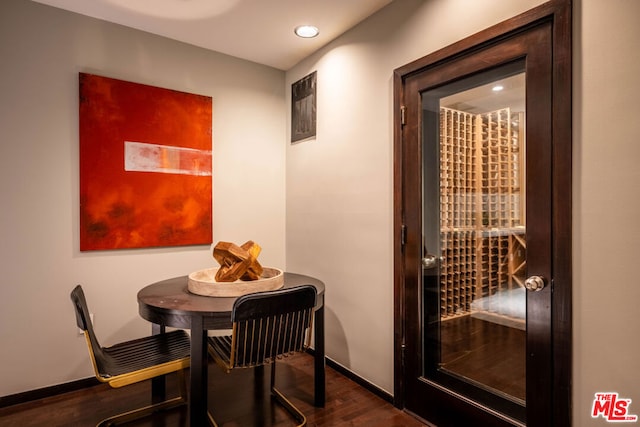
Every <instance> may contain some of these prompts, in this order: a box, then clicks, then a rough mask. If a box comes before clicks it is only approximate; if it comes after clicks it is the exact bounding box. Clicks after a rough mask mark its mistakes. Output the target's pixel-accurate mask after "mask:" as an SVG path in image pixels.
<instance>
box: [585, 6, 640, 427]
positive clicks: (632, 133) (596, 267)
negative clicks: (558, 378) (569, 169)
mask: <svg viewBox="0 0 640 427" xmlns="http://www.w3.org/2000/svg"><path fill="white" fill-rule="evenodd" d="M574 14H575V16H574V21H575V28H574V58H575V64H574V65H575V67H574V69H575V72H574V85H573V87H574V98H573V111H574V150H573V151H574V157H573V161H574V172H573V177H574V190H573V195H574V215H573V225H574V232H573V235H574V255H573V259H574V288H573V289H574V292H573V301H574V303H573V310H574V321H573V335H574V345H573V348H574V375H573V378H574V394H573V395H574V402H573V403H574V407H575V409H574V414H575V423H574V425H575V426H603V425H606V422H605V421H604V420H603V419H602V418H599V419H597V420H593V419H592V418H591V415H590V410H591V404H592V402H593V399H594V393H596V392H607V391H615V392H618V393H619V394H620V397H622V398H627V399H632V400H633V402H632V404H631V407H630V409H631V412H632V413H633V414H635V415H638V416H639V417H640V311H639V309H638V304H639V303H640V279H639V278H638V277H639V275H638V265H639V263H638V254H640V251H639V250H638V242H640V221H639V218H640V166H639V162H640V120H638V117H639V116H640V107H639V104H638V100H639V99H640V83H639V82H638V78H639V76H640V55H639V54H638V45H639V43H640V26H638V17H640V2H638V1H637V0H614V1H612V2H602V1H599V0H581V1H578V2H577V3H576V5H575V8H574ZM629 425H636V424H629Z"/></svg>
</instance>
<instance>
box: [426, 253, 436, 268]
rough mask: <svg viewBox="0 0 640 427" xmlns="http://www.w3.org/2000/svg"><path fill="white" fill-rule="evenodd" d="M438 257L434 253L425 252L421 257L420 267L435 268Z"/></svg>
mask: <svg viewBox="0 0 640 427" xmlns="http://www.w3.org/2000/svg"><path fill="white" fill-rule="evenodd" d="M438 263H439V259H438V257H437V256H435V255H430V254H427V255H425V256H424V258H422V268H427V269H429V268H436V267H437V266H438Z"/></svg>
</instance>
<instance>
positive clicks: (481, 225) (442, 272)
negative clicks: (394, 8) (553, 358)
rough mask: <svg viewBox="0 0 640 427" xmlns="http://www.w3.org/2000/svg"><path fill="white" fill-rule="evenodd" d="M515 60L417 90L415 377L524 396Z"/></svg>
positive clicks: (520, 140)
mask: <svg viewBox="0 0 640 427" xmlns="http://www.w3.org/2000/svg"><path fill="white" fill-rule="evenodd" d="M524 68H525V64H524V61H517V62H514V63H511V64H507V65H504V66H502V67H500V68H498V69H494V70H491V71H488V72H483V73H479V74H477V75H474V76H473V77H468V78H465V79H464V80H461V81H456V82H454V83H450V84H448V85H446V86H442V87H439V88H437V89H432V90H429V91H426V92H424V93H422V109H423V114H422V120H423V123H422V170H423V171H422V172H423V179H422V182H423V188H422V191H423V194H422V200H423V210H422V212H423V227H422V228H423V245H424V248H423V256H424V258H423V260H422V265H423V284H422V286H423V314H422V316H423V325H424V328H423V331H424V332H423V333H424V337H423V352H424V353H423V354H424V355H425V357H424V377H425V378H427V379H429V380H432V381H435V382H437V383H440V384H443V385H444V386H446V387H447V388H451V389H453V390H457V391H459V392H461V393H464V394H465V395H467V396H470V397H472V398H473V399H475V400H478V401H480V402H482V403H486V404H491V405H492V406H493V407H497V408H499V409H500V410H503V411H504V412H505V413H507V414H510V415H511V416H514V417H516V418H520V419H522V418H523V417H524V408H525V400H526V382H525V377H526V366H525V365H526V339H527V337H526V298H527V297H526V290H525V288H524V280H525V277H526V269H527V268H526V265H527V263H526V239H525V236H526V216H525V211H526V209H525V207H526V200H525V194H526V191H525V165H526V162H525V158H524V156H525V152H526V150H525V145H526V141H525V120H526V111H525V72H524Z"/></svg>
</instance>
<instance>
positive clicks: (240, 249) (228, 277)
mask: <svg viewBox="0 0 640 427" xmlns="http://www.w3.org/2000/svg"><path fill="white" fill-rule="evenodd" d="M261 250H262V248H261V247H260V245H258V244H257V243H255V242H253V241H251V240H249V241H248V242H246V243H245V244H243V245H242V246H238V245H236V244H234V243H230V242H218V243H217V244H216V246H215V247H214V248H213V258H214V259H215V260H216V261H218V263H219V264H220V268H219V269H218V272H217V273H216V282H235V281H236V280H238V279H240V280H258V279H259V278H260V276H261V275H262V266H261V265H260V263H259V262H258V255H259V254H260V251H261Z"/></svg>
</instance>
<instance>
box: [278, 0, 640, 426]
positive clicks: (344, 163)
mask: <svg viewBox="0 0 640 427" xmlns="http://www.w3.org/2000/svg"><path fill="white" fill-rule="evenodd" d="M540 3H542V1H537V0H531V1H518V2H514V1H511V0H491V1H483V2H477V1H470V0H433V1H421V0H402V1H396V2H394V3H392V4H391V5H389V6H388V7H387V8H385V9H384V10H383V11H381V12H380V13H378V14H376V15H374V16H372V17H371V18H370V19H369V20H367V21H366V22H364V23H363V24H361V25H359V26H358V27H356V28H354V29H353V30H351V31H349V32H347V33H346V34H344V35H343V36H341V37H339V38H338V39H337V40H335V41H334V42H332V43H331V44H330V45H328V46H327V47H325V48H324V49H322V50H321V51H320V52H318V53H316V54H314V55H312V56H311V57H309V58H307V59H306V60H305V61H303V62H301V63H300V64H298V65H297V66H296V67H294V68H293V69H291V70H289V72H287V78H286V83H287V85H288V86H289V85H290V84H291V83H293V82H294V81H296V80H298V79H300V78H301V77H303V76H304V75H306V74H308V73H309V72H312V71H314V70H317V71H318V131H317V137H316V138H315V139H312V140H308V141H305V142H302V143H299V144H295V145H290V146H289V147H288V148H287V267H288V268H289V269H291V270H301V271H303V272H306V273H309V274H312V275H316V276H318V277H320V278H322V279H323V280H324V281H325V282H326V285H327V294H326V301H327V305H326V309H327V325H326V327H327V343H326V346H327V354H328V356H329V357H331V358H332V359H334V360H335V361H336V362H338V363H340V364H342V365H344V366H346V367H347V368H349V369H351V370H352V371H354V372H356V373H357V374H358V375H360V376H362V377H364V378H366V379H368V380H370V381H371V382H372V383H374V384H375V385H377V386H379V387H381V388H383V389H384V390H387V391H389V392H392V391H393V302H392V301H393V280H392V269H393V265H392V255H393V254H392V236H393V230H392V214H393V213H392V206H393V200H392V186H393V181H392V165H393V163H392V162H393V155H392V144H393V135H392V120H393V112H392V105H393V102H392V89H393V82H392V72H393V69H395V68H397V67H399V66H402V65H404V64H406V63H408V62H410V61H413V60H415V59H417V58H420V57H422V56H425V55H427V54H429V53H431V52H433V51H435V50H437V49H439V48H442V47H444V46H447V45H449V44H451V43H453V42H455V41H458V40H459V39H461V38H464V37H466V36H468V35H471V34H473V33H475V32H478V31H480V30H482V29H484V28H486V27H488V26H490V25H493V24H495V23H498V22H500V21H502V20H504V19H507V18H509V17H511V16H514V15H516V14H518V13H520V12H522V11H525V10H527V9H529V8H531V7H534V6H536V5H537V4H540ZM574 14H575V16H574V21H575V28H574V62H575V70H574V91H575V94H574V159H573V161H574V174H573V177H574V178H573V179H574V184H573V185H574V191H573V197H574V201H573V206H574V209H573V210H574V219H573V221H574V230H573V236H574V296H573V300H574V303H573V310H574V315H575V318H574V325H573V328H574V329H573V349H574V375H573V382H574V386H573V397H574V399H573V414H574V421H575V422H574V425H575V426H586V425H604V424H605V421H604V420H602V419H601V418H600V419H597V420H592V419H591V417H590V410H591V404H592V401H593V397H594V393H596V392H599V391H617V392H619V393H620V395H621V397H624V398H630V399H634V403H633V404H632V406H631V409H632V413H635V414H640V386H639V385H638V384H640V362H639V360H640V359H639V358H638V354H639V353H640V340H639V339H638V338H637V337H638V336H640V318H639V317H638V315H637V313H638V310H637V306H638V301H640V286H639V284H638V279H637V276H638V274H637V270H636V268H637V267H636V266H637V264H638V262H637V260H636V258H637V254H638V250H637V248H636V247H637V242H638V241H640V222H639V221H638V220H637V218H638V217H640V197H639V191H638V188H639V187H640V168H638V165H637V163H638V160H639V159H640V144H639V143H638V135H640V121H639V120H638V119H637V116H638V112H639V111H638V110H639V108H638V103H637V100H638V99H640V89H639V88H640V85H639V84H638V81H637V78H638V76H640V56H639V55H638V52H637V45H638V41H639V40H640V29H639V28H640V27H638V25H637V17H638V16H640V2H638V1H637V0H615V1H613V2H601V1H598V0H582V1H581V0H577V1H575V5H574Z"/></svg>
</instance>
